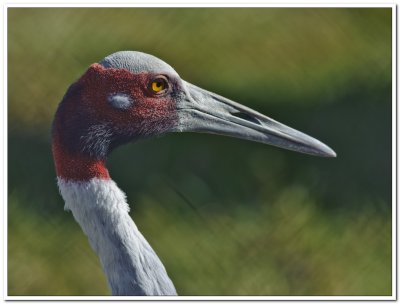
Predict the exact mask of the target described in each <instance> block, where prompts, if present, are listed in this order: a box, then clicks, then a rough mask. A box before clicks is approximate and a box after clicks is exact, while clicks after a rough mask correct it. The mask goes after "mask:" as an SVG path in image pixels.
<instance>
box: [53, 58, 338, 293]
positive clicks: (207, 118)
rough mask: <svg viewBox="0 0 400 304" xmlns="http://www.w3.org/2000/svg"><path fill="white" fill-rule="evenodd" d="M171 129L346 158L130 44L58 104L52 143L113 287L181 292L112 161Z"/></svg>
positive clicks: (74, 208)
mask: <svg viewBox="0 0 400 304" xmlns="http://www.w3.org/2000/svg"><path fill="white" fill-rule="evenodd" d="M170 132H202V133H212V134H220V135H226V136H231V137H237V138H241V139H246V140H252V141H257V142H260V143H266V144H270V145H274V146H278V147H282V148H286V149H290V150H294V151H298V152H302V153H307V154H311V155H316V156H323V157H335V156H336V154H335V152H334V151H333V150H332V149H331V148H329V147H328V146H326V145H325V144H323V143H321V142H320V141H318V140H316V139H314V138H312V137H310V136H308V135H306V134H304V133H301V132H299V131H296V130H294V129H292V128H290V127H288V126H285V125H283V124H281V123H279V122H277V121H275V120H273V119H271V118H269V117H267V116H264V115H262V114H260V113H258V112H256V111H254V110H252V109H250V108H248V107H245V106H243V105H241V104H239V103H236V102H234V101H231V100H229V99H227V98H224V97H222V96H219V95H217V94H215V93H212V92H209V91H206V90H204V89H201V88H199V87H197V86H195V85H193V84H190V83H189V82H186V81H184V80H183V79H181V78H180V77H179V75H178V73H177V72H176V71H175V70H174V69H173V68H172V67H171V66H170V65H168V64H167V63H165V62H164V61H162V60H161V59H159V58H157V57H155V56H152V55H149V54H145V53H142V52H136V51H121V52H116V53H113V54H111V55H109V56H107V57H105V58H104V59H103V60H101V61H100V62H99V63H94V64H92V65H91V66H90V67H89V68H88V69H87V71H86V72H85V73H84V74H83V75H82V76H81V77H80V78H79V79H78V80H77V81H76V82H75V83H73V84H72V85H71V86H70V87H69V88H68V90H67V92H66V94H65V96H64V97H63V99H62V101H61V102H60V104H59V106H58V109H57V111H56V114H55V117H54V121H53V127H52V151H53V158H54V163H55V169H56V174H57V183H58V187H59V190H60V193H61V196H62V197H63V199H64V201H65V209H66V210H70V211H71V212H72V214H73V216H74V218H75V220H76V221H77V222H78V224H79V225H80V227H81V228H82V230H83V232H84V233H85V234H86V235H87V237H88V240H89V243H90V245H91V247H92V248H93V250H94V251H95V252H96V254H97V255H98V257H99V259H100V262H101V266H102V268H103V271H104V273H105V275H106V277H107V281H108V284H109V287H110V289H111V291H112V294H113V295H152V296H155V295H177V292H176V289H175V287H174V284H173V283H172V281H171V280H170V278H169V277H168V274H167V271H166V269H165V267H164V266H163V264H162V262H161V261H160V259H159V258H158V256H157V254H156V253H155V252H154V250H153V249H152V248H151V246H150V245H149V243H148V242H147V241H146V239H145V238H144V237H143V235H142V234H141V233H140V232H139V230H138V228H137V226H136V225H135V223H134V221H133V220H132V218H131V217H130V215H129V206H128V204H127V200H126V196H125V194H124V192H122V191H121V190H120V189H119V188H118V186H117V185H116V183H115V182H114V181H113V180H112V179H111V178H110V175H109V172H108V170H107V167H106V160H107V156H108V155H109V154H110V153H111V151H112V150H113V149H115V148H116V147H118V146H120V145H122V144H125V143H128V142H132V141H136V140H138V139H141V138H148V137H152V136H156V135H160V134H165V133H170Z"/></svg>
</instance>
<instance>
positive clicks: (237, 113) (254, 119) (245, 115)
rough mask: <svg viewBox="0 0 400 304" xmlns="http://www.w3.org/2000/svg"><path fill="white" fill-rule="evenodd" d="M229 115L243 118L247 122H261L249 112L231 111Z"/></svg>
mask: <svg viewBox="0 0 400 304" xmlns="http://www.w3.org/2000/svg"><path fill="white" fill-rule="evenodd" d="M231 115H232V116H235V117H238V118H241V119H244V120H247V121H249V122H252V123H255V124H257V125H261V122H260V121H259V120H258V119H257V118H255V117H253V116H251V115H249V114H246V113H243V112H236V113H231Z"/></svg>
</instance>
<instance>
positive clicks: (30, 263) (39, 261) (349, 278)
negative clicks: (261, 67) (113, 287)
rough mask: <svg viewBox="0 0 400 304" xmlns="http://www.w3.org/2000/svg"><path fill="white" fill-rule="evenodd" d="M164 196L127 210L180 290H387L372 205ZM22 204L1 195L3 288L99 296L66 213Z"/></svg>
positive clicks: (297, 192) (385, 257) (103, 288)
mask: <svg viewBox="0 0 400 304" xmlns="http://www.w3.org/2000/svg"><path fill="white" fill-rule="evenodd" d="M170 203H171V202H168V201H164V202H163V203H162V204H161V203H160V202H155V201H153V200H152V199H151V198H149V197H143V198H142V199H140V201H139V202H137V205H139V207H136V208H134V210H133V212H132V214H133V217H134V219H135V221H136V222H137V224H138V226H139V229H140V230H141V231H142V232H143V233H144V235H145V236H146V237H147V239H148V240H149V241H150V243H151V244H152V246H153V247H154V248H155V250H156V251H157V252H158V254H159V256H160V257H161V259H162V260H163V262H164V263H165V265H166V268H167V270H168V272H169V274H170V275H171V277H172V279H173V281H174V283H175V285H176V287H177V290H178V292H179V294H181V295H390V294H391V275H390V273H391V249H390V243H391V224H390V222H388V221H387V220H386V218H385V217H384V216H376V214H375V213H374V212H373V211H372V210H368V209H367V210H363V212H360V213H359V214H351V215H344V214H340V215H333V216H332V215H330V214H327V213H322V212H321V211H319V210H318V208H316V206H315V203H314V202H313V199H312V198H311V197H310V196H309V195H308V194H307V191H306V189H304V188H299V187H297V188H296V187H295V188H289V189H285V190H284V191H283V192H282V194H281V195H280V196H279V197H278V198H277V199H276V200H274V201H273V202H265V204H263V205H262V206H261V207H260V208H259V209H258V210H257V211H255V210H252V209H249V208H246V206H243V205H242V206H239V207H236V208H235V209H231V210H224V212H222V211H221V212H208V211H207V210H203V211H198V212H190V210H188V209H185V210H186V214H184V215H182V216H179V215H178V212H177V211H176V210H172V209H171V208H168V207H166V206H165V204H170ZM181 203H182V204H184V202H181ZM22 204H23V202H21V201H19V200H18V196H17V195H12V196H11V197H10V199H9V206H10V210H9V215H10V217H9V218H10V222H9V233H10V239H9V247H8V253H9V265H8V267H9V268H8V273H9V295H21V294H23V295H107V294H108V293H109V292H108V289H107V285H106V281H105V278H104V276H103V274H102V272H101V269H100V265H99V261H98V259H97V257H96V256H95V255H94V253H93V252H92V251H91V249H90V247H89V244H88V242H87V240H86V238H85V237H84V235H83V233H82V232H81V231H80V228H79V227H78V225H77V224H76V223H75V222H74V221H73V218H72V215H71V214H70V213H65V214H61V215H59V216H58V217H47V218H45V217H43V216H41V215H38V214H29V213H27V211H26V210H24V208H23V205H22ZM60 209H61V206H60ZM21 217H22V218H26V219H29V221H27V222H26V223H25V224H24V225H21V224H20V223H19V222H16V221H15V220H13V219H15V218H21ZM376 235H379V238H377V237H376ZM366 286H368V288H365V287H366Z"/></svg>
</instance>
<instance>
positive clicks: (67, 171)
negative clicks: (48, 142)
mask: <svg viewBox="0 0 400 304" xmlns="http://www.w3.org/2000/svg"><path fill="white" fill-rule="evenodd" d="M52 150H53V157H54V163H55V167H56V173H57V176H58V177H59V178H63V179H64V180H72V181H88V180H90V179H92V178H98V179H105V180H108V179H110V175H109V173H108V170H107V167H106V159H99V158H94V157H90V156H88V155H84V154H79V153H74V154H73V153H69V152H68V151H67V150H66V149H65V148H63V147H62V145H60V142H59V140H58V139H57V137H56V138H54V139H53V145H52Z"/></svg>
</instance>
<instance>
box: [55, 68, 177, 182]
mask: <svg viewBox="0 0 400 304" xmlns="http://www.w3.org/2000/svg"><path fill="white" fill-rule="evenodd" d="M156 76H157V75H155V74H151V73H140V74H132V73H131V72H129V71H127V70H123V69H106V68H104V67H103V66H102V65H100V64H93V65H91V66H90V67H89V69H88V70H87V71H86V73H85V74H84V75H83V76H82V77H81V78H80V79H79V80H78V81H77V82H76V83H75V84H73V85H72V86H71V88H70V90H69V92H68V93H67V94H66V96H65V97H64V99H63V101H62V102H61V104H60V106H59V109H58V111H57V113H56V117H55V120H54V123H53V142H52V150H53V156H54V162H55V167H56V173H57V176H58V177H61V178H63V179H65V180H75V181H84V180H90V179H92V178H100V179H109V178H110V175H109V173H108V170H107V168H106V158H105V157H103V156H100V157H99V156H96V155H90V153H85V150H84V147H83V146H82V145H83V143H82V142H81V138H82V136H85V132H87V130H88V128H89V127H90V126H92V125H99V124H100V125H108V126H110V127H111V129H112V130H113V132H115V133H116V134H115V136H114V137H115V140H116V141H118V140H119V139H118V137H121V138H122V140H121V141H122V142H124V141H127V139H134V138H138V137H142V136H150V135H155V134H161V133H165V132H167V131H168V130H169V129H171V128H172V126H173V125H174V124H175V123H176V121H177V114H176V106H175V104H176V103H175V100H174V98H173V97H172V96H171V95H170V94H165V95H157V94H154V93H153V92H151V90H150V88H149V83H151V81H152V79H154V77H156ZM171 85H174V84H173V83H171ZM116 93H123V94H127V95H129V96H130V97H131V99H132V101H133V104H132V106H131V107H130V108H129V109H126V110H121V109H117V108H115V107H113V106H112V105H111V104H110V103H109V102H108V100H107V98H108V96H110V94H116Z"/></svg>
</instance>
